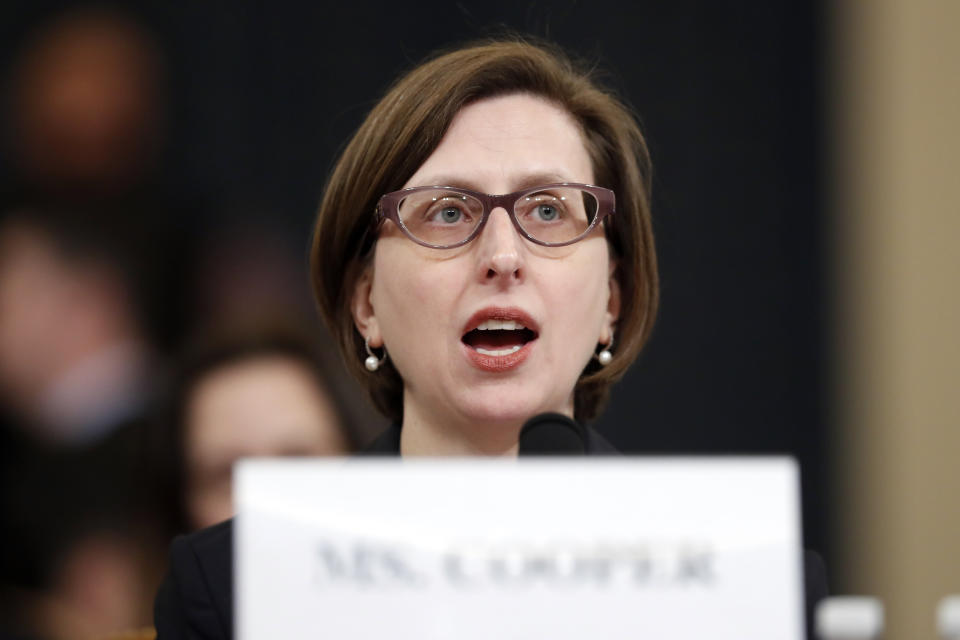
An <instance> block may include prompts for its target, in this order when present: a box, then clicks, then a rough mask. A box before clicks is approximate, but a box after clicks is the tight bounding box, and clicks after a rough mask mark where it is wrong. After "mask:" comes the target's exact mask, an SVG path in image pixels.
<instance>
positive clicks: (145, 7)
mask: <svg viewBox="0 0 960 640" xmlns="http://www.w3.org/2000/svg"><path fill="white" fill-rule="evenodd" d="M65 6H70V5H69V4H67V3H42V2H41V3H37V2H32V1H26V0H6V1H5V2H4V3H3V7H2V8H0V63H2V65H3V70H4V71H5V70H6V69H7V67H8V65H9V63H10V60H11V59H12V57H13V55H14V53H15V51H16V50H17V48H18V47H19V46H20V44H21V43H22V41H23V38H24V37H25V35H26V34H28V33H29V32H30V29H31V28H32V27H33V26H34V25H36V24H39V23H40V22H41V21H42V20H43V19H44V18H46V17H48V16H49V15H50V14H51V12H53V11H54V10H56V9H59V8H62V7H65ZM122 6H123V7H125V8H127V9H129V10H131V11H132V12H133V14H134V15H135V16H138V17H139V18H141V19H142V20H143V21H144V22H145V24H146V25H148V26H149V27H150V28H151V29H152V30H153V31H154V33H155V35H156V37H157V39H158V41H159V43H160V45H161V48H162V49H163V50H164V52H165V54H166V57H167V63H168V67H167V79H168V85H169V86H168V89H169V93H168V95H169V99H170V108H169V112H168V122H167V127H168V128H167V131H168V142H167V145H166V148H165V152H164V161H163V176H164V182H165V188H166V189H167V190H168V191H170V192H172V193H175V194H176V195H177V198H179V199H184V198H192V197H196V198H198V199H202V200H204V201H207V202H215V203H217V206H216V207H214V208H212V209H208V211H211V210H214V211H218V212H219V213H217V214H211V213H207V214H205V215H207V216H208V219H203V220H201V219H197V220H188V221H187V222H188V225H187V226H186V227H185V228H186V229H187V231H186V232H187V233H189V229H190V228H191V225H192V224H193V223H195V224H196V227H197V228H198V229H199V228H200V227H202V226H204V225H206V226H213V227H215V226H216V224H217V223H218V219H217V216H225V215H226V216H233V217H249V218H254V219H264V220H269V221H270V223H271V224H273V225H275V226H279V227H280V228H282V229H283V230H284V232H285V233H286V234H287V236H288V237H289V238H291V239H293V240H292V246H293V247H294V249H293V250H299V251H301V252H302V254H303V255H304V256H305V255H306V246H307V239H308V235H309V230H310V226H311V222H312V215H313V210H314V207H315V204H316V202H317V201H318V198H319V194H320V191H321V188H322V185H323V182H324V179H325V177H326V175H327V173H328V171H329V170H330V168H331V167H332V165H333V162H334V159H335V157H336V154H337V152H338V150H339V149H340V148H341V147H342V146H343V145H344V144H345V142H346V140H347V138H348V137H349V135H350V133H351V132H352V131H353V130H354V129H355V128H356V126H357V125H358V124H359V123H360V121H361V120H362V118H363V117H364V115H365V114H366V112H367V110H368V109H369V108H370V107H371V106H372V105H373V104H374V103H375V101H376V100H377V98H378V97H379V95H380V94H381V93H382V91H383V90H384V89H385V88H386V86H387V84H388V83H389V82H390V81H391V80H392V79H394V78H395V77H396V76H397V75H398V74H399V73H400V72H402V71H403V70H405V69H407V68H409V67H410V66H412V65H414V64H415V63H416V62H417V61H418V60H420V59H421V57H422V56H424V55H425V54H427V53H429V52H431V51H433V50H435V49H437V48H438V47H445V46H449V45H452V44H456V43H460V42H463V41H465V40H469V39H473V38H476V37H481V36H487V35H496V34H499V33H503V31H504V29H512V30H515V31H517V32H521V33H527V34H533V35H537V36H545V37H548V38H550V39H551V40H554V41H556V42H558V43H560V44H561V45H563V46H564V47H565V48H567V49H568V50H569V51H570V52H571V53H572V54H574V55H577V56H579V57H582V58H585V59H586V60H588V61H590V62H592V63H596V65H597V67H598V70H599V71H600V72H601V74H602V76H601V77H603V78H605V81H606V82H607V84H609V85H610V86H612V87H613V88H615V89H616V90H617V91H618V92H619V93H620V94H621V95H622V97H623V98H624V99H625V100H626V101H627V102H628V103H630V104H631V105H632V106H633V107H634V108H635V109H636V111H637V113H638V114H639V116H640V120H641V122H642V125H643V128H644V131H645V132H646V135H647V140H648V143H649V146H650V149H651V152H652V155H653V161H654V167H655V179H654V218H655V230H656V233H657V241H658V253H659V259H660V269H661V278H662V304H661V312H660V316H659V319H658V322H657V325H656V328H655V331H654V335H653V339H652V341H651V342H650V344H649V346H648V348H647V349H646V351H645V352H644V354H643V355H642V356H641V358H640V359H639V361H638V362H637V363H636V365H635V366H634V367H633V369H632V370H631V372H630V373H629V374H628V376H627V377H626V379H625V380H624V381H623V382H622V383H621V384H620V385H619V386H618V387H617V388H616V389H615V391H614V395H613V398H612V401H611V404H610V407H609V409H608V411H607V412H606V414H605V415H604V416H603V418H602V419H601V420H600V421H599V423H598V425H597V426H598V428H599V429H600V430H601V431H602V432H603V433H605V434H606V435H607V436H608V437H609V438H610V440H611V441H613V442H614V444H616V445H617V446H619V447H620V448H621V449H623V450H624V451H628V452H636V453H665V452H666V453H711V454H713V453H789V454H792V455H794V456H796V457H797V458H798V459H799V460H800V463H801V468H802V474H803V489H804V518H805V536H806V544H807V545H808V546H810V547H813V548H816V549H818V550H820V551H821V552H823V553H825V554H826V555H827V556H828V564H829V555H830V548H829V544H828V543H829V541H828V539H827V532H828V531H829V522H828V519H827V518H828V509H827V507H828V506H829V505H828V502H827V499H828V496H827V487H828V486H829V483H828V480H829V479H828V478H827V477H826V475H825V474H826V468H825V465H826V450H825V447H826V438H827V433H828V429H829V428H830V425H829V423H828V417H829V416H828V412H827V408H826V405H825V399H826V397H827V390H828V387H829V380H828V379H827V372H828V370H829V367H828V365H829V357H828V356H829V354H828V352H827V341H826V337H825V336H826V332H825V326H826V324H827V321H828V320H829V315H828V314H829V309H828V308H826V300H827V299H828V295H827V294H828V293H829V292H828V283H827V282H826V280H825V258H826V254H827V251H826V249H827V247H826V246H825V240H824V230H825V229H824V227H825V218H826V216H825V213H824V200H825V198H824V187H823V177H822V170H821V166H822V165H823V159H824V158H823V146H824V145H823V144H822V137H823V133H824V129H825V126H824V122H825V116H824V113H823V109H822V105H821V99H820V98H821V95H820V93H821V78H822V77H823V75H824V71H823V61H822V60H821V56H820V51H821V42H820V40H821V38H822V37H823V35H824V32H825V26H824V20H823V16H822V15H821V12H822V8H821V7H820V3H817V2H801V1H796V2H786V1H780V2H776V1H769V0H755V1H750V2H747V1H744V2H724V3H716V2H712V1H711V0H702V1H694V0H680V1H674V2H650V3H645V4H638V5H630V4H627V3H619V2H609V1H602V2H591V3H584V2H576V1H573V0H566V1H561V2H538V1H533V0H531V1H527V2H496V1H485V2H458V3H442V2H423V3H418V4H413V3H365V2H339V3H325V2H305V1H304V2H274V3H261V2H253V1H237V2H223V3H213V2H183V3H168V2H160V1H156V2H133V3H128V4H126V5H122ZM9 170H10V167H9V163H8V161H7V159H6V158H2V159H0V171H2V172H3V175H4V176H6V175H7V174H8V173H9ZM210 218H212V219H210Z"/></svg>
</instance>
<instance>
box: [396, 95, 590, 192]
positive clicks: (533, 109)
mask: <svg viewBox="0 0 960 640" xmlns="http://www.w3.org/2000/svg"><path fill="white" fill-rule="evenodd" d="M593 181H594V179H593V167H592V163H591V161H590V156H589V154H588V153H587V149H586V146H585V145H584V141H583V135H582V133H581V131H580V128H579V126H578V125H577V123H576V122H575V121H574V119H573V117H572V116H571V115H570V114H569V113H568V112H567V111H565V110H564V109H562V108H560V107H559V106H557V105H555V104H554V103H552V102H549V101H547V100H545V99H543V98H540V97H536V96H533V95H529V94H511V95H506V96H498V97H495V98H486V99H483V100H479V101H477V102H474V103H472V104H470V105H467V106H466V107H464V108H463V109H461V110H460V111H459V113H457V115H456V116H455V117H454V119H453V121H452V122H451V123H450V127H449V128H448V129H447V132H446V134H445V135H444V137H443V139H442V140H441V141H440V144H439V145H438V146H437V148H436V149H435V150H434V152H433V153H432V154H431V155H430V157H429V158H427V160H426V161H425V162H424V163H423V164H422V165H421V166H420V168H419V169H418V170H417V171H416V172H415V173H414V175H413V176H412V177H411V178H410V180H408V181H407V183H406V184H405V185H404V186H405V187H414V186H426V185H448V186H458V187H467V188H472V189H475V190H477V191H486V192H488V193H505V192H507V191H512V190H516V189H520V188H523V187H526V186H531V184H543V183H544V182H585V183H593Z"/></svg>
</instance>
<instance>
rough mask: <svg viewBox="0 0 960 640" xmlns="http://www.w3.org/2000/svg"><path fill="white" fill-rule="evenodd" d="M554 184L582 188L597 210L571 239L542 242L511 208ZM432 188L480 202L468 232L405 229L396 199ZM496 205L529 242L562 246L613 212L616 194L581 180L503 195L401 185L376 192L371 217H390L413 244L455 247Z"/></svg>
mask: <svg viewBox="0 0 960 640" xmlns="http://www.w3.org/2000/svg"><path fill="white" fill-rule="evenodd" d="M557 187H564V188H575V189H579V190H581V191H586V192H587V193H589V194H590V195H592V196H593V197H594V198H596V200H597V214H596V215H595V216H594V217H593V220H592V221H591V222H590V225H589V226H588V227H587V228H586V229H584V231H583V233H581V234H580V235H578V236H577V237H576V238H573V239H572V240H566V241H564V242H545V241H543V240H537V239H536V238H534V237H533V236H531V235H530V234H529V233H528V232H527V231H526V230H525V229H524V228H523V225H521V224H520V221H519V220H517V213H516V211H515V210H514V209H515V207H516V204H517V202H518V201H519V200H520V198H522V197H523V196H525V195H529V194H531V193H537V192H538V191H543V190H544V189H553V188H557ZM433 189H442V190H446V191H451V192H453V193H458V194H463V195H467V196H471V197H473V198H476V199H477V200H478V201H479V202H480V204H481V205H482V206H483V215H482V216H481V218H480V222H479V223H478V224H477V226H476V227H475V228H474V230H473V231H471V232H470V234H469V235H468V236H467V237H466V238H464V239H463V240H461V241H460V242H457V243H455V244H430V243H429V242H425V241H423V240H420V239H419V238H417V237H416V236H414V235H413V233H411V232H410V230H409V229H407V227H406V225H404V224H403V220H401V219H400V202H401V201H402V200H403V199H404V198H406V197H407V196H409V195H410V194H411V193H418V192H421V191H430V190H433ZM497 207H500V208H502V209H503V210H504V211H506V212H507V216H508V217H509V218H510V221H511V222H513V226H514V228H515V229H516V230H517V232H518V233H519V234H520V235H521V236H522V237H524V238H526V239H527V240H529V241H530V242H532V243H534V244H538V245H540V246H543V247H566V246H569V245H571V244H574V243H577V242H580V241H581V240H583V239H584V238H586V237H587V236H588V235H590V233H591V232H592V231H593V230H594V229H595V228H596V227H597V226H598V225H599V224H600V223H601V222H602V221H603V219H604V218H606V217H607V216H611V215H613V214H614V213H615V208H616V196H615V194H614V193H613V191H612V190H611V189H607V188H606V187H598V186H596V185H592V184H581V183H579V182H554V183H550V184H542V185H537V186H534V187H529V188H527V189H521V190H520V191H514V192H513V193H506V194H503V195H492V194H489V193H480V192H479V191H472V190H470V189H462V188H460V187H445V186H440V185H436V186H425V187H409V188H407V189H401V190H399V191H391V192H390V193H385V194H383V195H382V196H380V200H379V201H378V202H377V208H376V212H375V216H376V217H375V220H376V222H377V225H379V223H381V222H382V221H383V220H390V221H392V222H393V223H394V224H396V225H397V226H398V227H399V228H400V230H401V231H403V234H404V235H405V236H407V237H408V238H410V240H412V241H414V242H416V243H417V244H419V245H421V246H423V247H428V248H430V249H456V248H457V247H462V246H463V245H465V244H468V243H470V242H472V241H473V240H474V238H476V237H477V236H478V235H480V232H481V231H483V228H484V227H485V226H486V224H487V220H488V219H489V218H490V213H491V212H492V211H493V210H494V209H496V208H497Z"/></svg>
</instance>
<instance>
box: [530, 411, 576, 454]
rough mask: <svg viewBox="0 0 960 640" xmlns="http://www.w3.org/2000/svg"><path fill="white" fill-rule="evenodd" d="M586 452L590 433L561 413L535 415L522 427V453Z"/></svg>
mask: <svg viewBox="0 0 960 640" xmlns="http://www.w3.org/2000/svg"><path fill="white" fill-rule="evenodd" d="M586 452H587V432H586V430H585V429H584V428H583V426H582V425H580V424H578V423H577V422H575V421H574V420H571V419H570V418H568V417H567V416H565V415H563V414H560V413H541V414H540V415H536V416H533V417H532V418H530V419H529V420H527V421H526V423H524V425H523V428H522V429H520V446H519V447H518V452H517V453H518V455H521V456H582V455H585V454H586Z"/></svg>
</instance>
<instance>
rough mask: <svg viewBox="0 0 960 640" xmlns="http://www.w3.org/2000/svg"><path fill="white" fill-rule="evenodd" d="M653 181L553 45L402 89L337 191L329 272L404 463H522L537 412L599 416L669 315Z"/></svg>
mask: <svg viewBox="0 0 960 640" xmlns="http://www.w3.org/2000/svg"><path fill="white" fill-rule="evenodd" d="M649 177H650V163H649V159H648V155H647V149H646V145H645V143H644V140H643V137H642V135H641V133H640V131H639V129H638V127H637V125H636V122H635V120H634V118H633V117H632V115H631V114H630V113H629V111H628V110H627V109H626V108H625V107H624V106H623V105H622V104H621V103H620V102H619V101H617V100H616V99H615V98H613V97H612V96H610V95H609V94H608V93H605V92H603V91H601V90H600V89H598V88H597V87H596V85H594V83H593V82H592V81H591V80H590V79H589V78H588V77H587V75H586V74H584V73H582V72H579V71H577V70H576V69H575V68H574V67H573V65H571V64H570V63H569V62H568V61H567V60H566V59H565V58H564V57H562V56H561V55H560V54H558V53H557V52H555V51H552V50H548V49H546V48H543V47H536V46H532V45H529V44H525V43H521V42H496V43H491V44H487V45H481V46H476V47H469V48H465V49H461V50H459V51H454V52H452V53H448V54H446V55H443V56H440V57H438V58H435V59H433V60H431V61H429V62H427V63H426V64H423V65H421V66H420V67H418V68H417V69H415V70H414V71H412V72H411V73H410V74H408V75H407V76H406V77H404V78H403V79H401V80H400V81H399V82H398V83H397V84H396V85H395V86H394V87H393V88H392V89H391V90H390V91H389V92H388V93H387V95H386V96H385V97H384V98H383V99H382V100H381V101H380V103H379V104H378V105H377V106H376V107H375V108H374V109H373V111H372V112H371V113H370V115H369V116H368V117H367V119H366V121H365V122H364V124H363V125H362V126H361V127H360V129H359V131H358V132H357V133H356V135H355V136H354V138H353V140H352V141H351V143H350V144H349V145H348V147H347V148H346V150H345V151H344V153H343V155H342V157H341V158H340V161H339V163H338V164H337V166H336V168H335V170H334V172H333V175H332V176H331V179H330V182H329V184H328V185H327V188H326V191H325V194H324V198H323V201H322V202H321V205H320V210H319V215H318V220H317V226H316V233H315V235H314V243H313V248H312V260H313V265H312V273H313V278H314V285H315V292H316V295H317V299H318V301H319V303H320V308H321V311H322V313H323V315H324V317H325V319H326V320H327V321H328V323H329V324H330V326H331V328H332V329H333V332H334V335H335V336H336V337H337V338H338V339H339V342H340V346H341V349H342V351H343V355H344V357H345V359H346V361H347V363H348V366H351V367H352V368H353V369H354V371H355V373H356V375H357V376H358V377H359V378H360V379H361V380H362V381H363V383H364V384H365V385H366V386H367V387H368V388H369V390H370V392H371V394H372V397H373V399H374V402H375V403H376V405H377V406H378V408H379V409H380V410H381V411H383V412H384V413H385V414H386V415H388V416H389V417H390V418H391V419H392V420H394V422H395V426H394V429H393V430H392V431H391V432H390V433H389V434H388V437H389V436H393V437H396V436H397V435H399V447H400V451H401V452H402V453H403V454H405V455H406V454H463V453H487V454H504V453H512V452H514V451H515V450H516V444H517V432H518V430H519V428H520V425H521V424H522V423H523V421H524V420H526V419H527V418H529V417H530V416H532V415H534V414H536V413H539V412H544V411H556V412H560V413H565V414H567V415H570V416H575V417H576V418H577V419H578V420H589V419H591V418H593V417H594V416H595V415H596V414H597V412H598V411H599V409H600V407H601V405H602V404H603V401H604V399H605V398H606V395H607V390H608V388H609V386H610V384H611V383H612V382H613V381H614V380H616V379H617V378H619V377H620V376H621V375H622V374H623V372H624V371H625V370H626V368H627V367H628V366H629V364H630V363H631V362H632V361H633V359H634V358H635V357H636V355H637V353H638V352H639V350H640V348H641V347H642V346H643V344H644V342H645V341H646V339H647V337H648V335H649V333H650V329H651V327H652V324H653V317H654V315H655V312H656V306H657V270H656V259H655V253H654V247H653V234H652V230H651V223H650V213H649ZM562 183H574V184H578V185H584V186H580V187H577V186H574V187H567V188H562V187H556V186H555V185H557V184H562ZM550 185H554V186H550ZM586 185H599V188H598V187H593V186H586ZM426 187H443V188H440V189H437V190H434V189H425V188H426ZM451 187H453V188H455V189H450V188H451ZM417 189H421V191H417ZM477 192H479V193H480V194H510V197H506V198H503V199H501V200H500V201H497V202H495V203H494V202H486V203H485V202H484V197H483V196H480V195H477ZM614 194H615V195H614ZM558 196H566V197H567V198H568V200H567V202H566V204H565V205H563V206H570V205H571V202H572V200H573V199H575V198H581V199H582V200H583V201H582V202H580V203H578V207H577V210H576V211H575V210H573V209H570V210H569V211H567V210H566V209H564V208H562V207H561V206H559V205H560V204H561V203H560V202H559V201H558V200H557V197H558ZM431 198H436V199H437V200H436V202H433V203H432V206H433V207H435V208H430V206H431V203H430V202H428V201H429V200H430V199H431ZM487 200H489V198H488V199H487ZM485 204H487V205H490V206H485ZM374 211H376V212H377V213H376V215H374V214H373V212H374ZM511 214H513V215H512V217H511ZM431 216H432V217H431ZM441 216H447V217H446V218H445V219H444V218H441ZM550 216H556V218H550ZM535 217H536V218H537V219H535ZM401 222H402V223H403V225H402V226H401V224H400V223H401ZM591 223H592V224H591ZM550 244H557V245H561V246H548V245H550ZM424 245H432V246H424ZM437 245H444V246H446V247H448V248H442V249H439V248H435V247H436V246H437ZM503 322H507V324H506V325H503V326H504V327H507V328H504V329H499V330H497V329H493V330H491V329H490V328H491V327H494V326H500V325H499V324H497V323H503ZM491 323H492V324H491ZM519 326H523V327H524V328H523V329H519V328H517V327H519ZM614 338H616V341H615V342H614ZM503 351H510V352H511V353H509V354H501V352H503ZM596 352H606V354H605V355H604V358H603V362H602V363H601V361H600V360H599V357H597V358H594V354H595V353H596ZM372 354H376V355H372ZM368 359H369V362H370V364H371V368H373V367H374V366H375V367H376V368H375V370H374V371H368V370H367V369H366V363H367V361H368ZM381 361H382V364H380V363H381ZM592 437H593V439H596V435H595V434H592ZM382 444H383V442H382V441H381V442H379V443H378V445H382Z"/></svg>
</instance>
